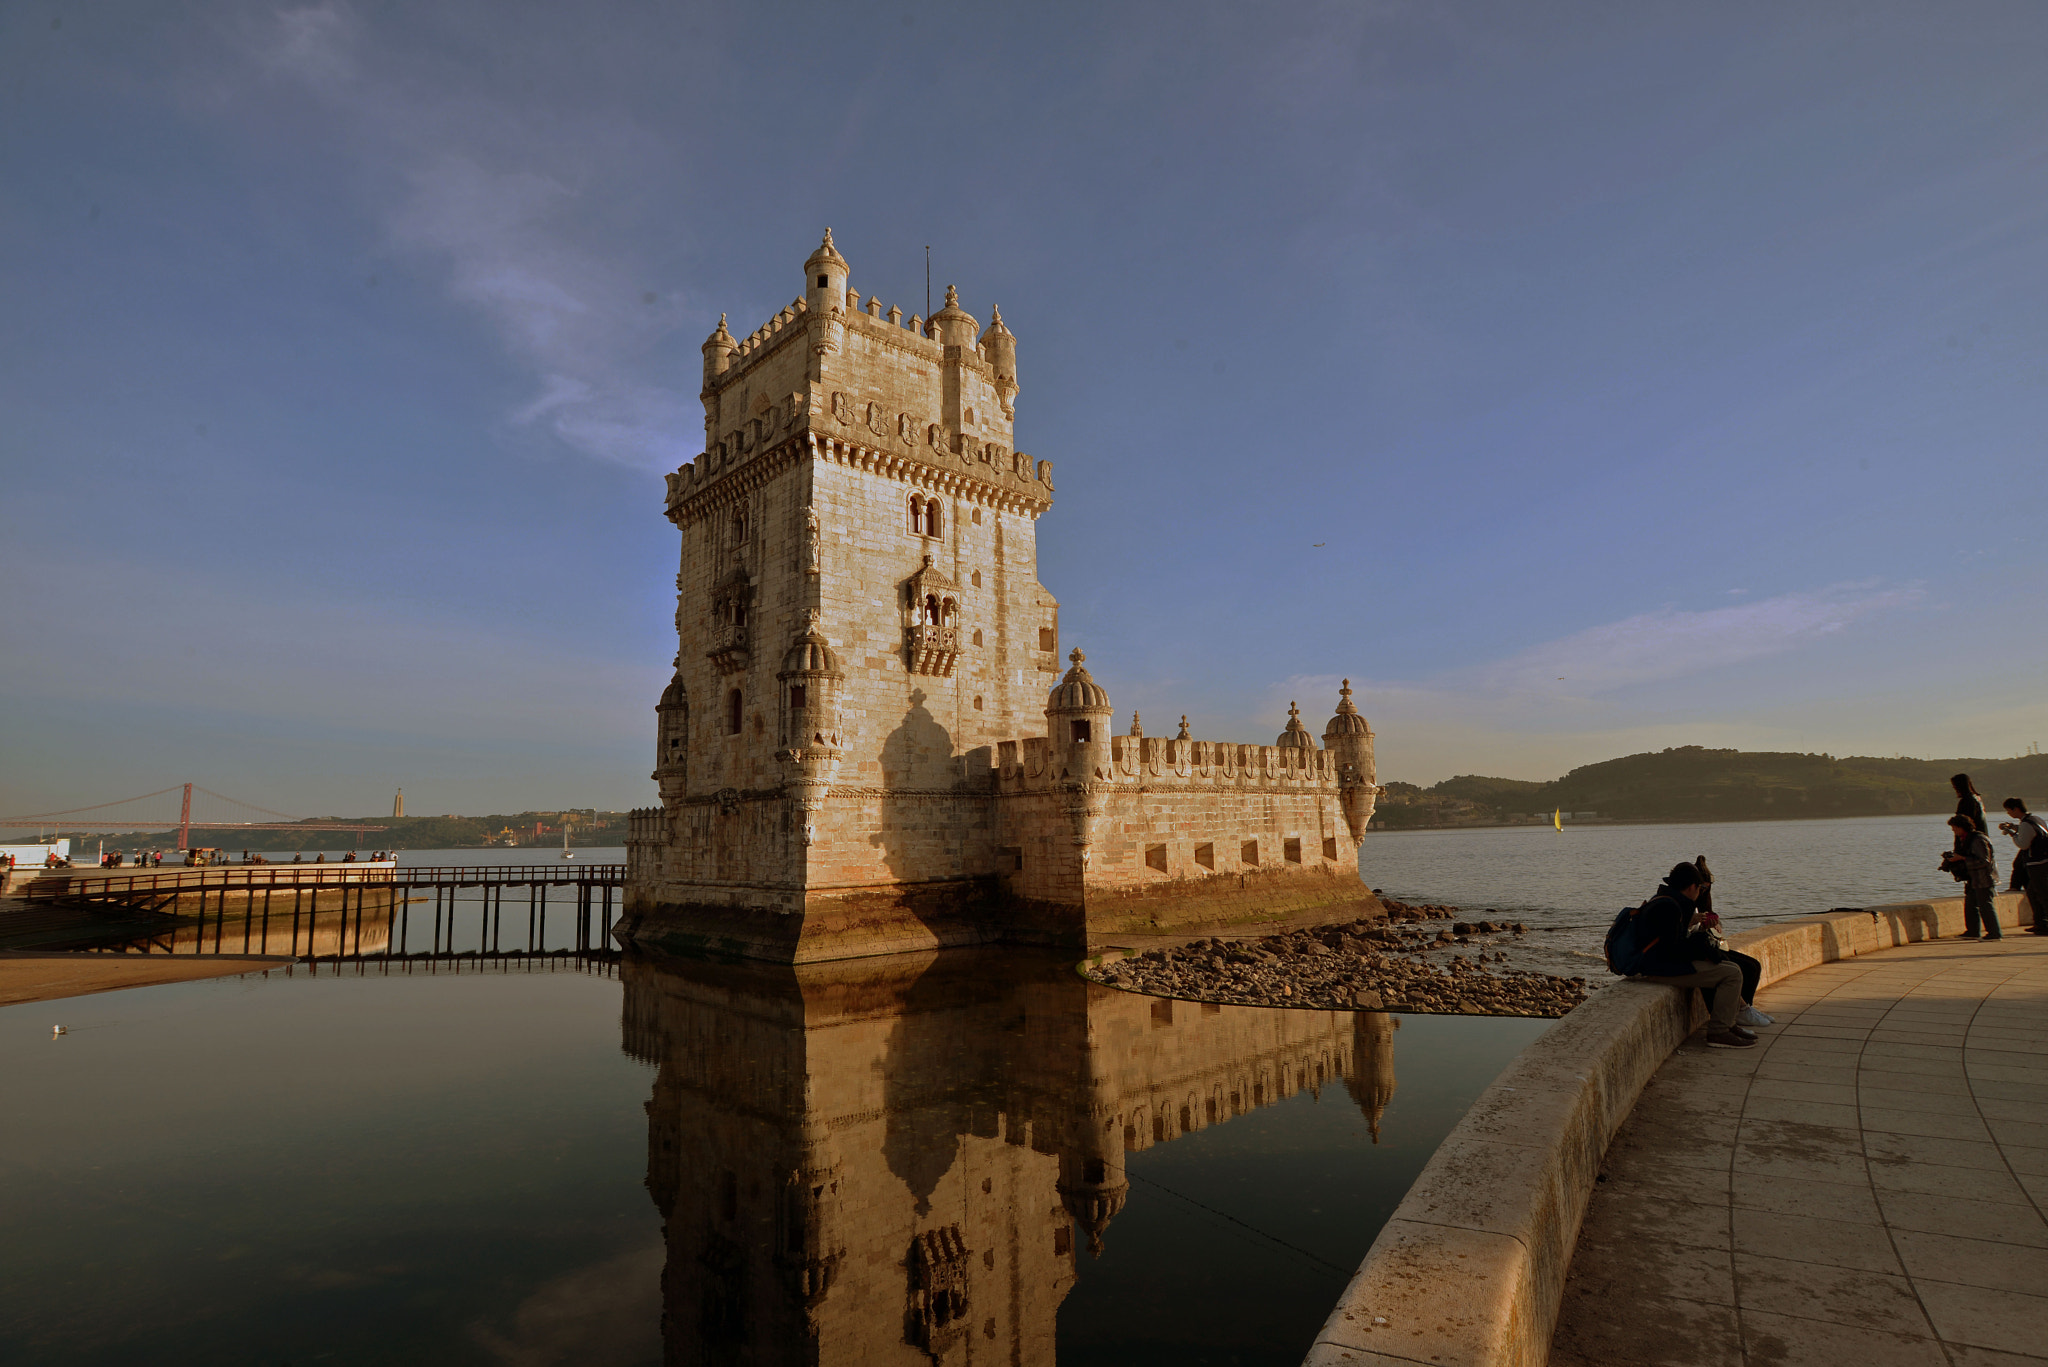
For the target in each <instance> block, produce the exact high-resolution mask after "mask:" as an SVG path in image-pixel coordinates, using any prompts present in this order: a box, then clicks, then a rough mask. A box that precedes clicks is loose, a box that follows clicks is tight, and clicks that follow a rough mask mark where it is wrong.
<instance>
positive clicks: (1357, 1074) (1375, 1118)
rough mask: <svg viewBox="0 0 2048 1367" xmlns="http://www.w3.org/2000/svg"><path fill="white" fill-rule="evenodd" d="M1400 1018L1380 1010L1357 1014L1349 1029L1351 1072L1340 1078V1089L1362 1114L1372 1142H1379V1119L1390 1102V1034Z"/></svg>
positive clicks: (1392, 1071) (1391, 1057) (1391, 1091)
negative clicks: (1350, 1029) (1354, 1023)
mask: <svg viewBox="0 0 2048 1367" xmlns="http://www.w3.org/2000/svg"><path fill="white" fill-rule="evenodd" d="M1400 1028H1401V1021H1400V1018H1399V1017H1397V1016H1390V1015H1388V1014H1387V1013H1386V1012H1384V1011H1361V1012H1359V1013H1358V1021H1357V1024H1356V1025H1354V1026H1353V1027H1352V1044H1351V1065H1352V1066H1351V1071H1350V1072H1348V1073H1346V1074H1345V1075H1344V1090H1345V1091H1347V1092H1349V1093H1351V1099H1352V1100H1353V1101H1355V1102H1357V1103H1358V1109H1359V1110H1361V1111H1363V1112H1365V1123H1366V1126H1367V1128H1369V1129H1370V1130H1371V1131H1372V1142H1373V1143H1375V1144H1377V1143H1379V1142H1380V1117H1381V1116H1382V1115H1384V1114H1385V1113H1386V1109H1387V1103H1388V1102H1390V1101H1392V1100H1393V1099H1394V1032H1395V1031H1396V1030H1398V1029H1400Z"/></svg>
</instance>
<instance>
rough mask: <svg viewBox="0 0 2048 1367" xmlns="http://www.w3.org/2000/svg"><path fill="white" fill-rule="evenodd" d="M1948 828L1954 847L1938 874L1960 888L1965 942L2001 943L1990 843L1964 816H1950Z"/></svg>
mask: <svg viewBox="0 0 2048 1367" xmlns="http://www.w3.org/2000/svg"><path fill="white" fill-rule="evenodd" d="M1948 824H1949V829H1950V830H1952V831H1954V832H1955V838H1956V839H1955V848H1954V849H1952V850H1950V851H1949V852H1948V853H1946V854H1944V855H1942V857H1941V871H1942V872H1943V873H1945V874H1947V875H1948V876H1949V877H1951V878H1953V879H1955V880H1956V881H1957V882H1958V883H1961V884H1962V885H1963V935H1962V938H1963V939H1965V940H1977V939H1984V940H2002V939H2004V938H2005V932H2004V931H2002V930H2000V929H1999V926H1998V901H1997V897H1998V892H1997V889H1998V865H1997V863H1996V862H1995V856H1993V854H1992V853H1991V840H1990V837H1988V836H1986V835H1985V834H1984V832H1982V831H1980V830H1978V829H1977V827H1976V825H1975V823H1973V822H1972V821H1971V820H1970V818H1969V817H1967V816H1961V815H1957V816H1952V817H1950V818H1949V819H1948Z"/></svg>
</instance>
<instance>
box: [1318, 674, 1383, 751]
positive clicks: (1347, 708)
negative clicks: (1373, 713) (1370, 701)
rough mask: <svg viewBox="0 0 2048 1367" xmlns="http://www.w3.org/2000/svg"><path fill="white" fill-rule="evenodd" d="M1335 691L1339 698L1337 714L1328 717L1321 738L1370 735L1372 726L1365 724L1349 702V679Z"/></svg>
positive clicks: (1363, 719)
mask: <svg viewBox="0 0 2048 1367" xmlns="http://www.w3.org/2000/svg"><path fill="white" fill-rule="evenodd" d="M1337 692H1338V695H1339V698H1340V701H1339V702H1338V703H1337V715H1336V716H1334V717H1332V718H1330V724H1329V725H1328V726H1325V727H1324V728H1323V739H1325V740H1328V739H1329V738H1330V737H1331V736H1369V735H1371V734H1372V728H1371V727H1370V726H1367V725H1366V724H1365V718H1364V717H1361V716H1359V715H1358V709H1357V708H1356V707H1354V706H1352V704H1351V680H1349V679H1346V680H1345V681H1344V686H1343V687H1342V688H1340V689H1338V690H1337Z"/></svg>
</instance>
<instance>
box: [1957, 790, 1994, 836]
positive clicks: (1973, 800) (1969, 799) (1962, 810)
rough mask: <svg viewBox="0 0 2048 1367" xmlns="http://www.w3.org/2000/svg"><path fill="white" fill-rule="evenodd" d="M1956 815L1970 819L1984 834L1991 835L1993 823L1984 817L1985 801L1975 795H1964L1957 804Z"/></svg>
mask: <svg viewBox="0 0 2048 1367" xmlns="http://www.w3.org/2000/svg"><path fill="white" fill-rule="evenodd" d="M1956 815H1957V816H1960V817H1966V818H1968V819H1969V822H1970V824H1971V825H1972V826H1975V827H1976V828H1977V829H1978V830H1979V831H1980V832H1982V833H1983V834H1985V835H1989V834H1990V833H1991V823H1990V821H1988V820H1987V819H1986V818H1985V816H1984V799H1983V798H1981V797H1978V796H1977V795H1976V794H1975V793H1964V794H1963V796H1962V798H1961V800H1960V801H1958V802H1957V803H1956Z"/></svg>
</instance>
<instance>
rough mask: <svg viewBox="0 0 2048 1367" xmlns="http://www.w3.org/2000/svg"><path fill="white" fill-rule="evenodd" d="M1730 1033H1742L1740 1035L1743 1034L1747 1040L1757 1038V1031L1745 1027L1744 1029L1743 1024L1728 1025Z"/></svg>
mask: <svg viewBox="0 0 2048 1367" xmlns="http://www.w3.org/2000/svg"><path fill="white" fill-rule="evenodd" d="M1728 1033H1729V1034H1731V1035H1740V1036H1742V1037H1743V1038H1744V1039H1746V1040H1754V1039H1755V1038H1756V1031H1754V1030H1745V1029H1743V1028H1742V1027H1741V1026H1739V1025H1731V1026H1729V1027H1728Z"/></svg>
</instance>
